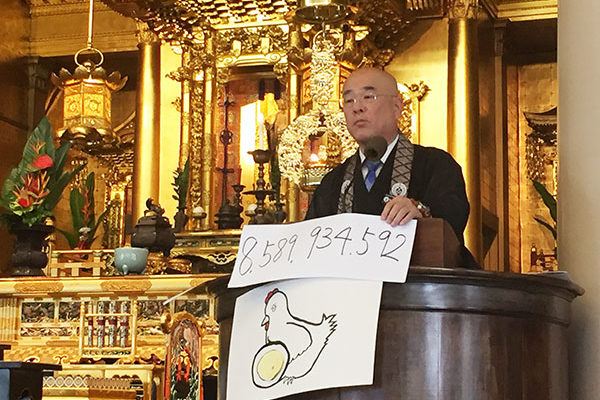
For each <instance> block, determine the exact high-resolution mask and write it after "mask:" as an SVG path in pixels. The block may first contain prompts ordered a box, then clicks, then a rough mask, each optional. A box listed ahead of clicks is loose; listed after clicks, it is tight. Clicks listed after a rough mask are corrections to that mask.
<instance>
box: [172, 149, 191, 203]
mask: <svg viewBox="0 0 600 400" xmlns="http://www.w3.org/2000/svg"><path fill="white" fill-rule="evenodd" d="M173 175H174V176H173V183H171V185H172V186H173V189H174V190H175V194H174V195H173V198H174V199H175V200H177V208H178V209H180V210H183V209H185V207H186V204H187V192H188V185H189V182H190V159H189V158H188V159H187V160H186V161H185V164H184V165H183V168H177V169H176V170H175V171H174V172H173Z"/></svg>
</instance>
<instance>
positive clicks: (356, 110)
mask: <svg viewBox="0 0 600 400" xmlns="http://www.w3.org/2000/svg"><path fill="white" fill-rule="evenodd" d="M365 110H366V107H365V105H364V104H363V103H362V102H361V101H358V102H356V104H354V107H353V108H352V111H353V112H354V114H360V113H363V112H365Z"/></svg>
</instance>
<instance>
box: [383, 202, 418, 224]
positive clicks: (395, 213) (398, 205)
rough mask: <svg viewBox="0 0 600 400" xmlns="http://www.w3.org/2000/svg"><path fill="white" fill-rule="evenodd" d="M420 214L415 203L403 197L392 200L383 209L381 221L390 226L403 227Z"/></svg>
mask: <svg viewBox="0 0 600 400" xmlns="http://www.w3.org/2000/svg"><path fill="white" fill-rule="evenodd" d="M421 216H422V215H421V212H420V211H419V209H418V208H417V206H416V205H415V203H414V202H413V201H412V200H411V199H409V198H408V197H404V196H396V197H394V198H392V199H391V200H390V201H388V202H387V203H386V204H385V207H383V212H382V213H381V219H382V220H384V221H385V222H387V223H388V224H390V225H392V226H398V225H404V224H406V223H408V221H410V220H411V219H414V218H420V217H421Z"/></svg>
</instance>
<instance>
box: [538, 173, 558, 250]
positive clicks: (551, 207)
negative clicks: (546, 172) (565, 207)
mask: <svg viewBox="0 0 600 400" xmlns="http://www.w3.org/2000/svg"><path fill="white" fill-rule="evenodd" d="M533 187H534V188H535V191H536V192H538V194H539V195H540V197H541V198H542V201H543V202H544V205H545V206H546V208H548V212H549V213H550V218H552V221H553V223H549V222H546V221H544V220H543V219H541V218H540V217H534V218H533V219H535V220H536V222H537V223H538V224H540V225H542V226H543V227H544V228H546V229H548V231H549V232H550V233H551V234H552V237H554V241H555V242H556V199H555V198H554V196H552V194H550V192H549V191H548V189H546V187H545V186H544V185H543V184H541V183H540V182H538V181H533Z"/></svg>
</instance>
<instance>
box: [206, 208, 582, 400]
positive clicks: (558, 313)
mask: <svg viewBox="0 0 600 400" xmlns="http://www.w3.org/2000/svg"><path fill="white" fill-rule="evenodd" d="M460 250H461V247H460V244H459V242H458V240H457V239H456V237H455V235H454V233H453V231H452V229H450V226H449V225H448V224H447V223H446V222H444V221H442V220H436V219H427V220H420V221H419V223H418V225H417V233H416V237H415V244H414V250H413V255H412V259H411V267H410V268H409V272H408V278H407V281H406V283H404V284H396V283H385V284H384V286H383V293H382V299H381V308H380V314H379V325H378V330H377V345H376V353H375V374H374V382H373V385H369V386H360V387H345V388H335V389H327V390H319V391H314V392H309V393H304V394H297V395H292V396H289V397H286V399H294V400H300V399H302V400H305V399H306V400H308V399H310V400H345V399H346V400H350V399H352V400H353V399H369V400H389V399H427V400H465V399H486V400H501V399H502V400H506V399H519V400H534V399H535V400H538V399H544V400H564V399H566V398H568V357H567V347H568V346H567V327H568V325H569V322H570V305H571V301H572V300H573V299H574V298H575V297H577V296H579V295H581V294H583V290H582V289H581V288H580V287H579V286H577V285H576V284H574V283H572V282H571V281H570V280H569V279H568V278H567V277H566V276H564V275H563V276H562V277H561V278H558V277H556V276H557V275H521V274H513V273H499V272H490V271H481V270H469V269H464V268H460V265H458V260H460ZM227 280H228V279H227V278H219V279H217V280H215V281H213V282H212V283H210V284H209V285H208V290H210V291H212V292H213V293H214V294H215V295H216V307H217V308H216V317H217V321H218V322H219V324H220V333H219V346H220V370H219V399H221V400H225V399H226V387H227V362H228V354H229V345H230V343H229V342H230V337H231V328H232V321H233V309H234V304H235V299H236V298H237V297H238V296H239V295H241V294H243V293H244V292H246V291H248V290H250V289H251V288H243V289H227ZM356 323H358V324H359V323H360V316H357V321H356ZM348 351H351V349H348Z"/></svg>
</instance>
